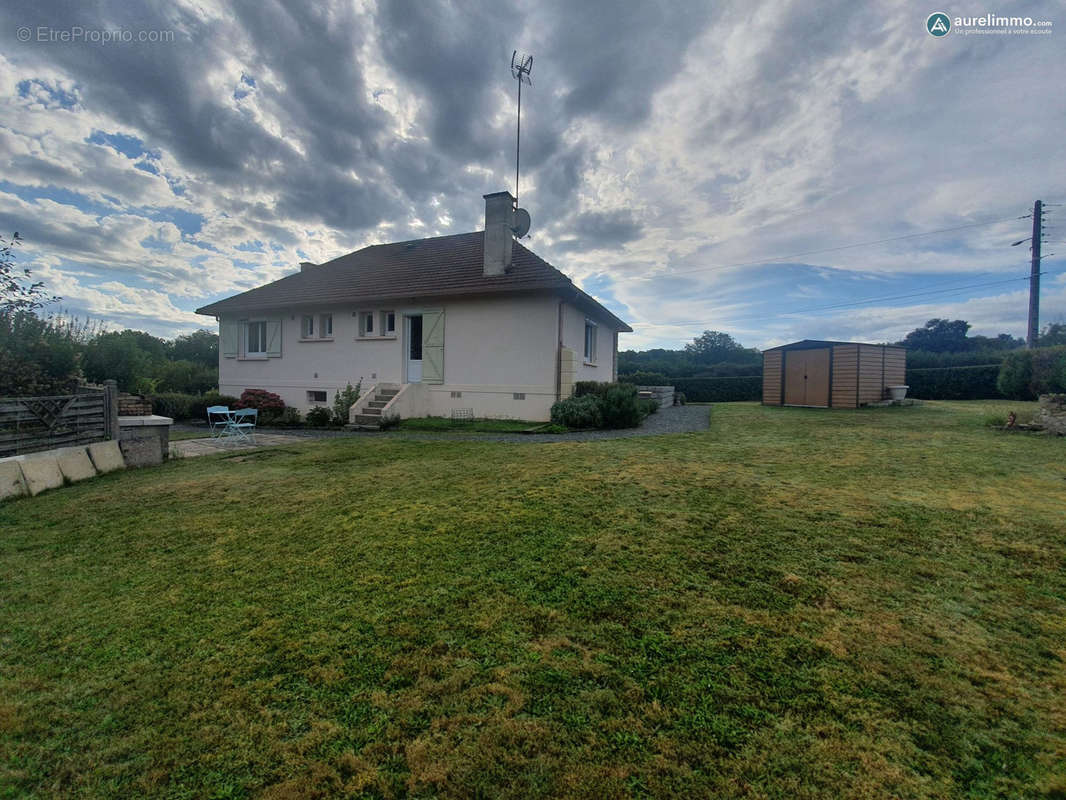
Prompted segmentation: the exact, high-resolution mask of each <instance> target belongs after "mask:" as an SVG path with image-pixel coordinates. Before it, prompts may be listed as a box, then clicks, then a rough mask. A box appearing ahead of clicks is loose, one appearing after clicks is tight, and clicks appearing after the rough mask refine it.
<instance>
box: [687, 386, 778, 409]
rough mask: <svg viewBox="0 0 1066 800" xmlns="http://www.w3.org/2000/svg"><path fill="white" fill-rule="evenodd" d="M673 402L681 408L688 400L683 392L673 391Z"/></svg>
mask: <svg viewBox="0 0 1066 800" xmlns="http://www.w3.org/2000/svg"><path fill="white" fill-rule="evenodd" d="M761 390H762V386H761V384H760V391H761ZM674 402H675V403H676V404H677V405H679V406H683V405H685V403H687V402H688V398H687V397H685V393H684V392H677V391H675V392H674Z"/></svg>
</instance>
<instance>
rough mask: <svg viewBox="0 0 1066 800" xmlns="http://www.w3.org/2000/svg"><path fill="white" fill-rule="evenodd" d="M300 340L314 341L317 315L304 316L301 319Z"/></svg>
mask: <svg viewBox="0 0 1066 800" xmlns="http://www.w3.org/2000/svg"><path fill="white" fill-rule="evenodd" d="M300 338H301V339H314V338H315V315H314V314H304V315H303V316H302V317H300Z"/></svg>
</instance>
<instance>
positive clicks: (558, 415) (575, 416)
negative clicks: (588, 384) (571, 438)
mask: <svg viewBox="0 0 1066 800" xmlns="http://www.w3.org/2000/svg"><path fill="white" fill-rule="evenodd" d="M551 421H552V422H554V423H555V424H556V425H565V426H566V427H567V428H599V427H601V426H602V425H603V413H602V412H601V411H600V400H599V398H598V397H597V396H596V395H582V396H581V397H578V396H577V395H574V396H573V397H568V398H566V399H565V400H560V401H559V402H557V403H555V404H554V405H552V410H551Z"/></svg>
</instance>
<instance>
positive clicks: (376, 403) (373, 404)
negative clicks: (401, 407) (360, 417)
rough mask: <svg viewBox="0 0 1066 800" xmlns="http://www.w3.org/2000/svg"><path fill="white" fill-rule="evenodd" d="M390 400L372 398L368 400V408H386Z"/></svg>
mask: <svg viewBox="0 0 1066 800" xmlns="http://www.w3.org/2000/svg"><path fill="white" fill-rule="evenodd" d="M388 402H389V401H388V400H370V401H368V402H367V404H366V407H367V408H384V407H385V406H386V405H387V404H388Z"/></svg>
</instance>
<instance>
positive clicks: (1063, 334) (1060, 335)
mask: <svg viewBox="0 0 1066 800" xmlns="http://www.w3.org/2000/svg"><path fill="white" fill-rule="evenodd" d="M1037 342H1038V344H1039V345H1040V347H1058V346H1059V345H1066V323H1063V322H1052V323H1051V324H1050V325H1048V326H1047V327H1046V328H1044V330H1043V331H1042V332H1041V334H1040V337H1039V339H1038V340H1037Z"/></svg>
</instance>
